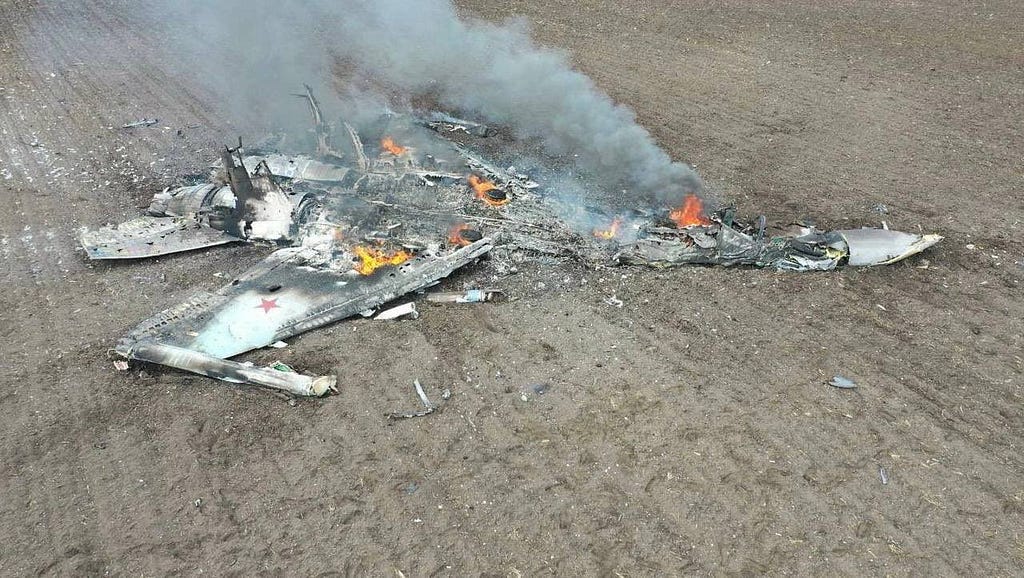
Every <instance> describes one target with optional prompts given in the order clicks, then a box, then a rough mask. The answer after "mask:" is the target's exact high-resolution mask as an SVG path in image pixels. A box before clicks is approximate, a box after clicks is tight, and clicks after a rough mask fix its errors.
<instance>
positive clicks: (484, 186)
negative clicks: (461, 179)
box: [467, 175, 509, 207]
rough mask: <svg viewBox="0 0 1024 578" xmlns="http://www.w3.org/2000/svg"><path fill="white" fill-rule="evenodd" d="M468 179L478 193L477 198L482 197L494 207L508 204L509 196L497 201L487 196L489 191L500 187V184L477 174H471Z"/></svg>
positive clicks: (482, 199)
mask: <svg viewBox="0 0 1024 578" xmlns="http://www.w3.org/2000/svg"><path fill="white" fill-rule="evenodd" d="M467 180H468V181H469V186H471V187H473V192H475V193H476V198H478V199H480V200H481V201H483V202H485V203H487V204H488V205H491V206H492V207H500V206H502V205H507V204H508V201H509V199H508V197H506V198H504V199H501V200H499V201H496V200H494V199H492V198H490V197H488V196H487V191H492V190H494V189H496V188H498V185H496V184H494V183H492V182H491V181H488V180H487V179H482V178H480V177H478V176H476V175H469V177H468V179H467Z"/></svg>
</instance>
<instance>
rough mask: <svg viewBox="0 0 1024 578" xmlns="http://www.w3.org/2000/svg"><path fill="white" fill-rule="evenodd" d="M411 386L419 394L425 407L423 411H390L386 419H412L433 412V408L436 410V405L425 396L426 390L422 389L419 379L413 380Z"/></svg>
mask: <svg viewBox="0 0 1024 578" xmlns="http://www.w3.org/2000/svg"><path fill="white" fill-rule="evenodd" d="M413 387H415V388H416V395H418V396H419V398H420V401H421V402H423V407H425V408H426V409H424V410H423V411H417V412H408V413H400V412H392V413H389V414H387V417H388V419H412V418H414V417H423V416H425V415H430V414H432V413H434V410H436V409H437V407H436V406H435V405H434V404H432V403H430V400H429V399H428V398H427V394H426V392H424V391H423V386H422V385H420V380H418V379H417V380H415V381H414V382H413Z"/></svg>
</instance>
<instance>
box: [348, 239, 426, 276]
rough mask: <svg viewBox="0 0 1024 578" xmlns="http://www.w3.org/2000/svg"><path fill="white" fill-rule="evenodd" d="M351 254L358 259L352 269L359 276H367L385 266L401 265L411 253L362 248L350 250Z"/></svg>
mask: <svg viewBox="0 0 1024 578" xmlns="http://www.w3.org/2000/svg"><path fill="white" fill-rule="evenodd" d="M352 252H354V253H355V254H356V257H359V263H357V264H356V266H355V267H353V268H354V269H355V271H356V273H359V274H360V275H369V274H371V273H373V272H374V271H376V270H377V269H379V268H381V267H384V266H387V265H401V264H402V263H405V262H406V261H408V260H409V258H410V257H412V254H411V253H407V252H406V251H404V250H398V251H396V252H394V253H388V252H387V251H382V250H380V249H373V248H371V247H363V246H359V247H356V248H355V249H352Z"/></svg>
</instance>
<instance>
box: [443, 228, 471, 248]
mask: <svg viewBox="0 0 1024 578" xmlns="http://www.w3.org/2000/svg"><path fill="white" fill-rule="evenodd" d="M469 228H470V227H469V225H467V224H466V223H459V224H457V225H455V226H454V227H452V229H451V230H450V231H448V242H449V243H451V244H452V245H458V246H460V247H465V246H466V245H471V244H472V243H470V242H469V241H468V240H466V239H463V238H462V235H460V233H462V232H463V231H465V230H467V229H469Z"/></svg>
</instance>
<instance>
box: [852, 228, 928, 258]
mask: <svg viewBox="0 0 1024 578" xmlns="http://www.w3.org/2000/svg"><path fill="white" fill-rule="evenodd" d="M836 232H837V233H839V234H840V235H842V236H843V239H845V240H846V244H847V245H848V246H849V250H850V265H853V266H854V267H867V266H871V265H889V264H891V263H895V262H896V261H899V260H901V259H906V258H907V257H909V256H911V255H916V254H917V253H920V252H921V251H924V250H925V249H927V248H928V247H931V246H932V245H934V244H936V243H938V242H939V241H941V240H942V236H941V235H914V234H911V233H903V232H900V231H889V230H886V229H849V230H845V231H836Z"/></svg>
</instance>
